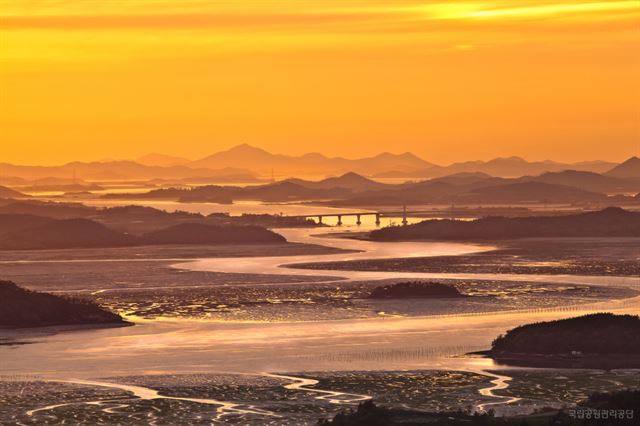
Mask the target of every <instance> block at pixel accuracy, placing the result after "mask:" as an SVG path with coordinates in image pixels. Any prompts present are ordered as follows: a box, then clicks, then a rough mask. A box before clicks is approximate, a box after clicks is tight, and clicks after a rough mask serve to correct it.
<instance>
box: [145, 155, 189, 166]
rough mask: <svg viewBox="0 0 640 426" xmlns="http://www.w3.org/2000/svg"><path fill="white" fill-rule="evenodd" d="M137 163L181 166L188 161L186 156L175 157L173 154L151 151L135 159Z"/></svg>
mask: <svg viewBox="0 0 640 426" xmlns="http://www.w3.org/2000/svg"><path fill="white" fill-rule="evenodd" d="M136 162H137V163H140V164H143V165H145V166H160V167H172V166H183V165H185V164H187V163H189V162H190V160H187V159H186V158H182V157H176V156H173V155H165V154H158V153H155V152H152V153H151V154H147V155H143V156H142V157H139V158H138V159H137V160H136Z"/></svg>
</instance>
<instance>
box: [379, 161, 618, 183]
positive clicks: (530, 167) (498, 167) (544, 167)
mask: <svg viewBox="0 0 640 426" xmlns="http://www.w3.org/2000/svg"><path fill="white" fill-rule="evenodd" d="M614 166H616V164H615V163H609V162H606V161H587V162H579V163H573V164H567V163H559V162H555V161H532V162H530V161H527V160H525V159H523V158H520V157H507V158H495V159H493V160H489V161H465V162H459V163H453V164H451V165H449V166H435V165H434V166H432V167H429V168H426V169H420V170H414V169H406V170H403V171H399V170H395V171H390V172H385V173H379V174H376V175H375V176H374V177H380V178H385V177H388V178H433V177H438V176H446V175H451V174H458V173H485V174H488V175H491V176H496V177H519V176H525V175H539V174H541V173H546V172H559V171H563V170H579V171H589V172H594V173H603V172H605V171H607V170H609V169H611V168H612V167H614Z"/></svg>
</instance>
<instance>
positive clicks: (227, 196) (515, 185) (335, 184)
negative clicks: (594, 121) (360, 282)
mask: <svg viewBox="0 0 640 426" xmlns="http://www.w3.org/2000/svg"><path fill="white" fill-rule="evenodd" d="M639 192H640V179H620V178H613V177H609V176H604V175H600V174H597V173H591V172H578V171H564V172H557V173H544V174H542V175H539V176H524V177H520V178H511V179H509V178H500V177H493V176H490V175H487V174H484V173H458V174H454V175H449V176H443V177H440V178H435V179H431V180H425V181H420V182H407V183H402V184H385V183H380V182H376V181H374V180H371V179H369V178H366V177H364V176H362V175H358V174H356V173H353V172H349V173H346V174H344V175H342V176H339V177H331V178H327V179H323V180H320V181H309V180H304V179H287V180H284V181H278V182H274V183H270V184H266V185H252V186H244V187H243V186H215V185H209V186H198V187H191V188H163V189H156V190H152V191H149V192H147V193H143V194H140V193H131V194H122V193H113V194H108V195H105V196H104V197H106V198H111V199H130V200H140V199H145V200H172V201H180V202H212V203H223V204H227V203H232V202H234V201H238V200H259V201H264V202H300V201H316V202H320V203H323V204H328V205H334V206H353V207H363V206H382V205H395V206H400V205H403V204H405V205H406V204H412V205H419V204H443V203H444V204H449V203H453V204H466V205H488V204H494V205H495V204H513V203H558V204H567V203H576V204H585V203H587V204H588V203H607V202H614V201H613V199H612V197H610V195H616V196H617V197H618V198H616V199H615V203H619V204H624V203H632V202H633V203H637V200H638V198H637V197H635V198H634V197H633V196H629V195H635V194H637V193H639ZM625 194H626V195H625Z"/></svg>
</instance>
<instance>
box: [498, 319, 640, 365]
mask: <svg viewBox="0 0 640 426" xmlns="http://www.w3.org/2000/svg"><path fill="white" fill-rule="evenodd" d="M486 354H488V355H489V356H491V357H492V358H495V359H496V360H497V361H498V362H500V363H504V364H510V365H521V366H549V367H552V366H566V367H576V368H579V367H585V368H638V367H640V317H638V316H635V315H614V314H611V313H599V314H590V315H585V316H581V317H575V318H569V319H563V320H557V321H549V322H540V323H534V324H527V325H523V326H520V327H516V328H514V329H512V330H509V331H508V332H507V333H506V334H505V335H502V336H499V337H498V338H496V339H495V340H494V341H493V344H492V348H491V350H490V351H488V352H486Z"/></svg>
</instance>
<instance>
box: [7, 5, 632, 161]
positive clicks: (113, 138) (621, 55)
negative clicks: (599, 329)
mask: <svg viewBox="0 0 640 426" xmlns="http://www.w3.org/2000/svg"><path fill="white" fill-rule="evenodd" d="M639 4H640V3H639V2H638V1H637V0H633V1H608V2H585V1H570V0H565V1H544V0H542V1H531V2H529V1H523V0H519V1H462V2H445V1H441V2H434V1H415V0H413V1H407V0H390V1H383V0H377V1H376V0H374V1H358V0H322V1H320V0H264V1H255V0H242V1H238V0H226V1H212V0H163V1H159V0H126V1H124V0H102V1H97V0H95V1H94V0H66V1H65V0H55V1H54V0H38V1H36V0H0V15H1V18H0V138H1V141H0V162H2V161H7V162H15V163H28V164H56V163H61V162H65V161H70V160H76V159H78V160H96V159H103V158H135V157H137V156H140V155H142V154H146V153H148V152H162V153H167V154H173V155H180V156H185V157H189V158H198V157H202V156H205V155H207V154H210V153H212V152H215V151H218V150H221V149H225V148H228V147H230V146H232V145H235V144H238V143H243V142H246V143H249V144H252V145H256V146H260V147H262V148H265V149H268V150H270V151H274V152H283V153H292V154H301V153H304V152H308V151H320V152H323V153H326V154H329V155H343V156H348V157H358V156H364V155H370V154H375V153H378V152H381V151H391V152H403V151H413V152H415V153H416V154H418V155H420V156H422V157H423V158H425V159H426V160H429V161H434V162H438V163H447V162H452V161H458V160H466V159H488V158H492V157H495V156H505V155H521V156H524V157H527V158H530V159H546V158H551V159H556V160H563V161H573V160H576V161H577V160H585V159H607V160H623V159H625V158H626V157H629V156H630V155H637V154H639V153H640V142H639V141H640V106H639V102H638V99H640V79H639V78H638V75H640V55H638V54H637V52H640V33H639V30H638V22H639V18H640V7H639V6H638V5H639ZM634 52H635V53H634Z"/></svg>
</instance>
